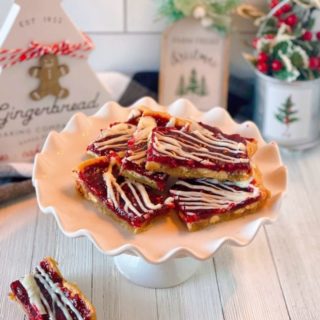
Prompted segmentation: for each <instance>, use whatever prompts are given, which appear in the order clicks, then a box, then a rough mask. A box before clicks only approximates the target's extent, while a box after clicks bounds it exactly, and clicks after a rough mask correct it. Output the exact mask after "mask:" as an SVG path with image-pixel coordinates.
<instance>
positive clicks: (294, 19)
mask: <svg viewBox="0 0 320 320" xmlns="http://www.w3.org/2000/svg"><path fill="white" fill-rule="evenodd" d="M285 22H286V24H287V25H288V26H290V27H294V26H295V25H296V24H297V22H298V17H297V16H296V15H295V14H290V16H288V17H287V19H286V20H285Z"/></svg>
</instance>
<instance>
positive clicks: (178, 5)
mask: <svg viewBox="0 0 320 320" xmlns="http://www.w3.org/2000/svg"><path fill="white" fill-rule="evenodd" d="M240 2H241V1H240V0H219V1H216V0H159V13H160V15H161V16H164V17H166V18H168V19H169V20H170V21H172V22H174V21H177V20H180V19H182V18H185V17H189V16H192V15H193V10H194V9H195V8H196V7H197V6H202V7H203V8H204V9H205V11H206V17H209V18H211V19H212V20H213V24H212V28H213V29H215V30H217V31H219V32H221V33H226V32H228V31H229V27H230V14H231V11H232V10H233V9H235V8H236V7H237V6H238V5H239V4H240Z"/></svg>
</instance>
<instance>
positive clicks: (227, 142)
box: [147, 127, 251, 173]
mask: <svg viewBox="0 0 320 320" xmlns="http://www.w3.org/2000/svg"><path fill="white" fill-rule="evenodd" d="M246 143H247V142H246V140H245V139H243V138H241V137H240V136H239V135H232V136H229V135H223V134H222V133H221V132H220V130H218V129H215V128H211V130H207V129H205V128H203V129H201V130H194V131H192V132H188V131H185V130H178V129H176V128H172V127H170V128H155V129H153V131H152V135H151V143H150V145H149V148H148V152H147V161H154V162H157V163H162V164H164V165H167V166H169V167H172V168H175V167H180V166H182V167H187V168H191V169H192V168H205V169H209V170H214V171H226V172H230V173H235V172H238V171H239V172H240V171H241V172H246V173H251V165H250V160H249V158H248V154H247V149H246Z"/></svg>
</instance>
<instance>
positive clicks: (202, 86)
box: [199, 76, 208, 96]
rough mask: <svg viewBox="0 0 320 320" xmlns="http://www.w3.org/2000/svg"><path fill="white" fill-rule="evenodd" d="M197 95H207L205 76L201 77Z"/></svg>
mask: <svg viewBox="0 0 320 320" xmlns="http://www.w3.org/2000/svg"><path fill="white" fill-rule="evenodd" d="M199 95H200V96H206V95H208V89H207V82H206V78H205V77H204V76H202V77H201V84H200V91H199Z"/></svg>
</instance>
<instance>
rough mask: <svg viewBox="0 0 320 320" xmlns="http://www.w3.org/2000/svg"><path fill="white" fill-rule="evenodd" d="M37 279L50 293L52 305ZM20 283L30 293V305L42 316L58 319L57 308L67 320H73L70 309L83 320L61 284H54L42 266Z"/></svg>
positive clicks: (52, 319) (51, 319) (53, 319)
mask: <svg viewBox="0 0 320 320" xmlns="http://www.w3.org/2000/svg"><path fill="white" fill-rule="evenodd" d="M35 279H37V280H38V281H39V282H40V283H41V284H42V285H43V287H44V288H45V290H46V291H47V292H48V294H49V295H50V297H51V300H52V301H51V303H49V302H48V301H47V299H46V297H45V296H44V294H43V293H42V292H41V290H40V288H39V285H38V284H37V282H36V280H35ZM20 282H21V284H22V286H23V287H24V288H25V289H26V291H27V293H28V297H29V301H30V303H31V304H32V305H35V306H36V307H37V309H38V310H39V311H40V313H41V314H48V315H49V319H50V320H55V319H56V308H57V307H58V308H59V309H60V310H61V311H62V312H63V314H64V316H65V318H66V319H67V320H72V316H71V314H70V311H69V309H70V310H71V311H72V312H73V314H74V315H75V316H76V318H77V319H79V320H83V317H82V316H81V314H80V313H79V311H78V310H77V309H76V307H75V306H74V305H73V304H72V302H71V301H70V300H69V299H68V298H67V297H66V296H65V294H64V293H63V291H62V290H61V288H60V284H59V283H54V282H53V281H52V280H51V279H50V277H49V275H48V274H47V273H46V271H45V270H44V269H43V268H42V267H41V266H40V265H38V266H37V267H36V273H35V274H32V275H31V274H30V275H28V276H26V277H24V278H23V279H22V280H21V281H20ZM68 308H69V309H68Z"/></svg>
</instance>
